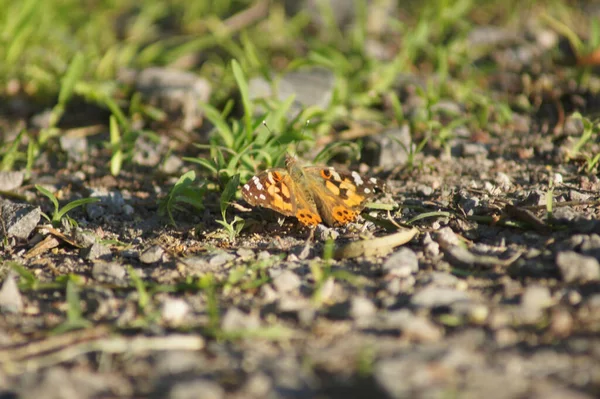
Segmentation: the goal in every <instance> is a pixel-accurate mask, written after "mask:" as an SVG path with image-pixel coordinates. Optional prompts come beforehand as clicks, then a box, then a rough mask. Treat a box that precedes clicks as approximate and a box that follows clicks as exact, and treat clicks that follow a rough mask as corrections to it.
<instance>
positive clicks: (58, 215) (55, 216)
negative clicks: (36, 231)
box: [35, 184, 100, 227]
mask: <svg viewBox="0 0 600 399" xmlns="http://www.w3.org/2000/svg"><path fill="white" fill-rule="evenodd" d="M35 188H36V189H37V190H38V191H39V192H40V193H42V194H44V195H45V196H46V197H48V198H49V199H50V201H51V202H52V204H53V205H54V212H52V217H49V216H48V215H46V214H45V213H43V212H42V216H43V217H45V218H46V219H47V220H48V221H49V222H51V223H52V225H53V226H55V227H56V226H59V225H60V223H61V220H62V218H63V217H66V218H67V220H68V221H69V222H70V223H71V224H72V225H76V224H77V223H76V222H75V220H74V219H72V218H71V217H69V215H67V213H68V212H70V211H72V210H73V209H75V208H78V207H80V206H83V205H87V204H92V203H94V202H98V201H100V199H99V198H81V199H78V200H75V201H71V202H69V203H68V204H67V205H65V206H63V207H62V208H61V207H60V205H59V204H58V199H57V198H56V196H55V195H54V194H52V192H50V191H49V190H48V189H46V188H44V187H43V186H40V185H39V184H36V185H35Z"/></svg>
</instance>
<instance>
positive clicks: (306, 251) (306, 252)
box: [298, 227, 315, 260]
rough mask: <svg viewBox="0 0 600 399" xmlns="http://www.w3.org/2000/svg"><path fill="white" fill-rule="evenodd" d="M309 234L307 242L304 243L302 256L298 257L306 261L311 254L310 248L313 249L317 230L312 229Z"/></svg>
mask: <svg viewBox="0 0 600 399" xmlns="http://www.w3.org/2000/svg"><path fill="white" fill-rule="evenodd" d="M308 231H309V233H308V237H306V242H305V243H304V248H303V249H302V252H300V255H298V258H300V259H302V260H304V259H306V258H308V255H309V254H310V248H311V244H312V242H313V241H314V239H315V228H314V227H311V228H309V229H308Z"/></svg>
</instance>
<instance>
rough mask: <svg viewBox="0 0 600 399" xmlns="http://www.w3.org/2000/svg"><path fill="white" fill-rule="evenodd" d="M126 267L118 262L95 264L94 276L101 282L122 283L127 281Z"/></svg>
mask: <svg viewBox="0 0 600 399" xmlns="http://www.w3.org/2000/svg"><path fill="white" fill-rule="evenodd" d="M126 275H127V271H126V270H125V267H123V266H122V265H121V264H119V263H116V262H102V261H100V262H95V263H94V266H93V268H92V276H93V277H94V279H96V280H98V281H100V282H121V281H122V280H124V279H125V276H126Z"/></svg>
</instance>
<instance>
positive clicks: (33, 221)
mask: <svg viewBox="0 0 600 399" xmlns="http://www.w3.org/2000/svg"><path fill="white" fill-rule="evenodd" d="M40 217H41V210H40V208H39V207H33V206H31V205H27V204H18V203H16V202H12V201H8V200H4V199H1V198H0V218H1V219H2V220H1V222H2V225H3V228H2V229H0V239H4V238H5V237H4V232H5V231H6V233H7V235H8V236H9V237H16V238H21V239H27V237H29V234H31V232H32V231H33V229H35V227H36V226H37V224H38V223H39V221H40Z"/></svg>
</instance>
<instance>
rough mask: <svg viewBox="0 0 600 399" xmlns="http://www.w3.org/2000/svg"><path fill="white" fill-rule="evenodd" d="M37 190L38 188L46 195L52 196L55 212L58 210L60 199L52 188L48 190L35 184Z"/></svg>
mask: <svg viewBox="0 0 600 399" xmlns="http://www.w3.org/2000/svg"><path fill="white" fill-rule="evenodd" d="M35 188H36V190H38V191H39V192H40V193H42V194H44V195H45V196H46V197H48V198H50V201H52V204H54V213H57V212H58V207H59V205H58V200H57V199H56V197H55V196H54V194H52V193H51V192H50V190H48V189H47V188H45V187H42V186H40V185H39V184H36V185H35Z"/></svg>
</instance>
